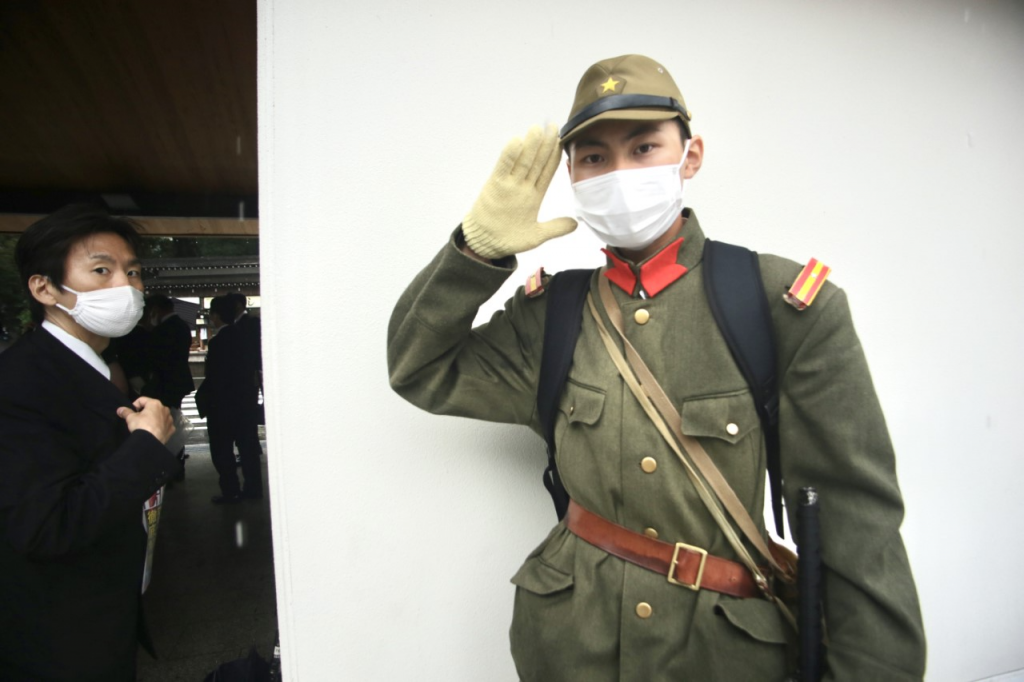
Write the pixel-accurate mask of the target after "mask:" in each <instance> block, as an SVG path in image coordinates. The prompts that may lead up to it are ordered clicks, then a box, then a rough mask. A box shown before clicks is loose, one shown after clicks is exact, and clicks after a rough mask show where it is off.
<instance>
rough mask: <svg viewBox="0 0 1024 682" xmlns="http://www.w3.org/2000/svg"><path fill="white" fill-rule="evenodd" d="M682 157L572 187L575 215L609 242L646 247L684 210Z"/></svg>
mask: <svg viewBox="0 0 1024 682" xmlns="http://www.w3.org/2000/svg"><path fill="white" fill-rule="evenodd" d="M689 150H690V141H689V140H687V141H686V144H685V145H684V146H683V158H682V159H681V160H680V161H679V163H675V164H671V165H668V166H651V167H649V168H632V169H628V170H620V171H613V172H611V173H605V174H604V175H599V176H597V177H596V178H588V179H587V180H580V181H579V182H577V183H574V184H573V186H572V189H573V193H574V194H575V197H576V217H577V218H579V220H580V221H582V222H583V223H585V224H586V225H587V226H588V227H589V228H590V229H591V230H593V231H594V233H595V234H596V235H597V236H598V238H600V239H601V241H603V242H604V243H605V244H608V245H609V246H617V247H620V248H624V249H631V250H635V249H643V248H645V247H647V246H649V245H651V244H652V243H653V242H654V241H655V240H656V239H657V238H658V237H660V236H662V235H663V234H665V232H666V231H667V230H668V228H669V227H671V226H672V223H673V222H675V220H676V218H678V217H679V214H680V213H681V212H682V210H683V181H682V178H681V177H680V175H679V169H680V168H682V166H683V164H684V163H685V162H686V154H687V152H689Z"/></svg>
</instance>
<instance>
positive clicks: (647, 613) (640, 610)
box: [636, 601, 654, 618]
mask: <svg viewBox="0 0 1024 682" xmlns="http://www.w3.org/2000/svg"><path fill="white" fill-rule="evenodd" d="M653 611H654V609H652V608H651V605H650V604H648V603H647V602H645V601H642V602H640V603H639V604H637V605H636V615H638V616H640V617H641V618H650V617H651V613H653Z"/></svg>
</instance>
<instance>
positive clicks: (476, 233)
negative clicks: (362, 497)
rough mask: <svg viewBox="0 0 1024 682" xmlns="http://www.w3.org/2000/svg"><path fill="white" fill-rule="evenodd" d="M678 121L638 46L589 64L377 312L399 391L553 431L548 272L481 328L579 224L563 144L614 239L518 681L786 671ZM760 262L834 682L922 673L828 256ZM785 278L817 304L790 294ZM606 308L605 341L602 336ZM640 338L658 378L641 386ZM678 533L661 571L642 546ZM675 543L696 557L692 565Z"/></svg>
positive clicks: (759, 469) (753, 441) (884, 475)
mask: <svg viewBox="0 0 1024 682" xmlns="http://www.w3.org/2000/svg"><path fill="white" fill-rule="evenodd" d="M690 122H691V115H690V112H689V111H688V110H687V108H686V105H685V102H684V100H683V97H682V95H681V94H680V92H679V89H678V87H677V86H676V83H675V82H674V81H673V79H672V77H671V76H670V75H669V73H668V71H667V70H666V69H665V68H664V67H663V66H662V65H660V64H658V63H657V62H655V61H653V60H651V59H649V58H647V57H642V56H638V55H626V56H622V57H616V58H613V59H607V60H603V61H600V62H598V63H596V64H594V65H593V66H591V67H590V68H589V69H588V70H587V71H586V73H585V74H584V75H583V78H582V79H581V80H580V83H579V86H578V88H577V91H576V97H575V101H574V102H573V105H572V110H571V112H570V114H569V118H568V122H567V124H566V125H565V126H564V127H563V128H562V130H561V132H560V134H558V133H557V132H556V131H554V130H553V129H552V130H546V131H544V130H541V129H539V128H534V129H531V130H530V131H529V132H528V133H527V135H526V136H525V138H523V139H516V140H513V141H512V142H510V143H509V145H508V146H507V147H506V148H505V150H504V151H503V153H502V155H501V157H500V159H499V161H498V164H497V166H496V168H495V170H494V172H493V174H492V176H491V177H490V179H489V180H488V181H487V183H486V184H485V185H484V187H483V190H482V191H481V193H480V195H479V198H478V199H477V201H476V202H475V203H474V205H473V207H472V208H471V209H470V211H469V213H467V214H466V216H465V217H464V218H463V221H462V223H461V225H459V227H458V228H457V229H456V230H455V232H454V234H453V235H452V236H451V238H450V239H449V241H448V243H447V244H445V245H444V247H443V248H442V249H441V251H440V252H439V253H438V254H437V256H436V257H435V258H434V259H433V261H431V263H430V264H429V265H427V267H426V268H425V269H424V270H423V271H422V272H420V273H419V274H418V275H417V276H416V277H415V279H414V280H413V281H412V283H411V284H410V285H409V287H408V289H406V291H405V293H404V294H403V295H402V297H401V298H400V299H399V301H398V304H397V305H396V307H395V310H394V313H393V315H392V318H391V323H390V326H389V329H388V363H389V370H390V380H391V385H392V387H393V388H394V390H395V391H397V392H398V393H399V394H400V395H402V396H403V397H404V398H405V399H407V400H408V401H410V402H411V403H413V404H414V405H416V406H418V407H420V408H422V409H425V410H428V411H430V412H432V413H435V414H448V415H458V416H464V417H471V418H476V419H486V420H490V421H496V422H508V423H516V424H523V425H526V426H529V427H530V428H532V429H533V430H534V431H536V432H537V433H539V434H542V435H543V431H544V428H543V425H542V424H541V423H540V419H539V416H538V410H537V395H538V382H539V378H540V371H541V357H542V349H543V342H544V331H545V313H546V310H547V306H548V302H549V300H550V298H551V296H550V295H545V294H544V293H543V290H544V285H545V284H549V282H548V281H547V280H546V278H543V277H539V276H534V277H531V278H530V280H529V281H528V285H527V286H525V287H521V288H520V289H519V290H517V292H516V294H515V295H514V296H513V297H512V298H511V299H510V300H509V301H508V302H507V303H506V304H505V307H504V310H503V311H501V312H499V313H497V314H495V315H494V317H493V318H491V320H490V321H489V322H488V323H487V324H484V325H481V326H479V327H476V328H472V322H473V319H474V317H475V315H476V313H477V309H478V307H479V306H480V305H481V304H483V303H484V302H485V301H487V300H488V299H489V298H490V297H491V296H492V295H493V294H494V292H495V291H497V289H498V288H499V286H500V285H501V284H502V282H504V281H505V279H506V278H507V277H508V276H509V275H510V274H511V273H512V271H513V270H514V269H515V267H516V257H515V256H516V254H517V253H521V252H523V251H527V250H530V249H533V248H535V247H537V246H539V245H540V244H542V243H543V242H545V241H547V240H549V239H553V238H557V237H559V236H562V235H565V234H567V233H569V232H571V231H572V230H574V229H575V227H576V225H577V223H576V221H575V220H573V219H571V218H559V219H556V220H552V221H549V222H547V223H543V224H541V223H538V221H537V212H538V209H539V206H540V204H541V200H542V199H543V197H544V194H545V192H546V191H547V188H548V184H549V183H550V180H551V178H552V176H553V175H554V173H555V172H556V170H557V167H558V166H559V165H560V162H561V154H562V151H563V150H564V151H565V152H566V154H567V155H568V162H567V168H568V172H569V175H570V178H571V181H572V186H573V192H574V195H575V201H576V207H577V210H576V215H577V217H578V218H579V219H580V220H581V221H583V222H584V223H585V224H586V225H587V226H588V227H590V228H591V229H592V230H593V231H594V232H595V233H596V234H597V235H598V236H599V237H600V238H601V240H602V241H604V242H605V243H606V244H607V245H608V248H607V249H605V250H604V254H605V255H604V260H605V267H604V268H601V269H599V270H596V271H595V272H594V274H593V275H592V277H591V279H590V281H589V294H590V298H589V301H588V304H587V307H586V308H585V309H584V313H583V315H582V328H581V330H580V334H579V337H578V341H577V342H576V346H575V350H574V353H573V356H572V365H571V368H570V370H569V374H568V379H567V380H566V382H565V384H564V388H563V389H562V391H561V394H560V398H559V402H558V412H557V416H556V419H555V422H554V434H555V436H554V440H555V442H556V443H557V448H556V459H557V469H558V472H559V473H560V476H561V481H562V483H563V484H564V487H565V489H566V490H567V491H568V494H569V496H570V497H571V499H572V503H571V505H570V511H569V514H568V515H567V516H566V518H565V519H563V520H562V521H560V522H559V523H558V524H557V525H556V526H555V527H554V529H552V531H551V532H550V534H549V535H548V537H547V538H546V539H544V541H543V542H542V543H541V544H540V545H539V546H538V547H537V549H536V550H534V551H533V552H532V553H531V554H530V555H529V556H528V557H527V558H526V561H525V563H524V564H523V565H522V567H521V568H520V569H519V571H518V572H517V573H516V574H515V576H514V577H513V578H512V582H513V583H514V584H515V585H516V586H517V589H516V597H515V608H514V615H513V622H512V627H511V632H510V637H511V645H512V655H513V658H514V660H515V664H516V668H517V670H518V673H519V676H520V677H521V678H522V679H524V680H543V681H544V682H557V681H559V680H588V681H590V682H593V681H602V680H645V681H646V680H669V679H673V680H675V679H691V680H782V679H784V678H785V677H786V676H787V675H788V674H790V673H791V672H792V670H791V669H790V665H789V664H788V663H787V647H788V646H790V645H791V643H792V641H793V638H794V633H793V628H792V626H791V625H790V623H789V622H788V621H787V618H786V614H785V613H784V611H783V609H782V608H780V607H779V605H778V603H777V600H775V599H774V597H773V588H772V585H771V584H770V582H769V583H768V584H763V583H762V582H760V581H759V580H758V577H757V571H756V570H752V569H751V563H750V561H749V557H748V556H747V555H748V553H749V554H750V555H755V554H756V552H755V550H754V549H753V547H754V546H755V545H757V544H758V543H763V542H764V539H765V538H766V537H767V533H766V530H765V524H764V519H763V514H762V513H761V510H763V508H764V506H763V505H764V499H765V467H766V445H765V440H764V433H763V429H762V425H761V423H760V421H759V418H758V414H757V411H756V408H755V405H754V401H753V400H752V398H751V393H750V390H749V388H748V385H747V383H746V380H745V379H744V375H743V374H742V373H741V371H740V369H739V368H738V367H737V364H736V361H735V360H734V359H733V356H732V354H731V353H730V350H729V348H728V347H727V345H726V342H725V341H724V340H723V336H722V332H721V331H720V329H719V327H718V325H717V324H716V322H715V319H714V317H713V315H712V312H711V310H710V307H709V304H708V299H707V295H706V292H705V286H704V283H703V281H702V276H701V270H702V267H703V266H704V262H703V254H704V246H705V237H704V232H703V231H702V229H701V226H700V224H699V223H698V221H697V215H696V213H695V211H694V210H693V209H691V208H684V205H683V188H684V187H685V185H686V183H687V182H688V181H690V180H691V179H692V178H693V177H694V176H695V175H696V174H697V172H698V171H699V170H700V168H701V163H702V161H703V157H704V143H703V140H702V139H701V137H700V136H699V135H693V134H691V129H690ZM595 255H596V254H595ZM757 261H758V264H759V266H760V278H761V280H762V282H763V286H764V290H765V291H766V292H768V293H769V296H768V302H769V303H768V306H769V308H770V317H771V320H772V324H773V326H774V334H775V337H776V342H775V343H776V368H777V375H778V401H779V440H780V443H781V466H782V477H783V480H784V482H785V485H784V497H785V499H786V500H787V502H789V504H788V505H787V506H788V507H789V508H791V509H795V508H796V504H795V500H796V495H797V491H798V490H799V489H800V488H801V487H802V486H808V485H814V486H816V487H817V489H818V490H819V492H820V496H821V501H822V502H821V526H822V533H823V538H822V543H821V544H822V547H823V564H824V571H823V580H824V613H825V622H826V626H827V630H828V647H827V668H826V672H825V679H830V680H872V681H881V680H920V679H921V678H922V676H923V674H924V661H925V643H924V633H923V628H922V623H921V615H920V608H919V604H918V600H917V594H916V589H915V586H914V581H913V578H912V575H911V571H910V566H909V563H908V559H907V555H906V551H905V549H904V545H903V542H902V539H901V537H900V532H899V527H900V524H901V522H902V518H903V502H902V498H901V495H900V491H899V486H898V484H897V480H896V474H895V462H894V455H893V451H892V446H891V444H890V440H889V437H888V434H887V430H886V426H885V421H884V418H883V415H882V412H881V409H880V407H879V403H878V400H877V398H876V396H875V392H874V388H873V386H872V383H871V378H870V375H869V372H868V367H867V364H866V361H865V358H864V354H863V352H862V349H861V346H860V342H859V341H858V339H857V336H856V333H855V331H854V328H853V323H852V321H851V317H850V311H849V308H848V305H847V300H846V295H845V294H844V292H843V291H842V290H841V289H839V288H838V287H836V286H835V285H833V284H832V283H828V282H826V283H824V285H821V284H820V281H821V280H822V279H824V275H823V273H822V270H821V268H820V266H819V267H818V268H817V269H815V270H813V271H807V272H804V273H803V277H801V274H802V271H803V270H804V268H803V266H802V265H801V264H798V263H795V262H793V261H790V260H786V259H783V258H779V257H776V256H770V255H763V254H762V255H760V256H758V258H757ZM815 277H818V282H819V284H817V285H815V286H811V284H812V282H813V281H814V278H815ZM798 280H799V281H798ZM795 283H797V284H805V283H806V286H804V289H805V291H806V290H807V289H808V288H811V289H815V288H816V289H817V291H816V297H815V296H814V295H813V294H812V295H811V296H809V297H804V298H802V299H801V298H800V293H799V292H797V293H796V294H794V295H791V296H790V297H789V300H788V301H787V300H784V297H783V295H782V294H783V292H785V291H787V290H795V289H799V288H800V287H799V286H798V287H795V288H794V287H793V285H794V284H795ZM808 304H810V305H808ZM616 317H620V318H621V319H620V321H619V322H618V325H619V326H620V327H621V332H619V336H616V332H615V331H614V330H613V331H611V332H609V331H608V330H612V329H613V327H615V325H616V320H615V318H616ZM620 337H621V338H620ZM626 341H628V343H626ZM627 346H631V347H632V349H633V351H631V350H630V349H629V348H628V347H627ZM631 353H634V354H635V355H636V356H638V357H639V358H640V359H642V361H643V363H645V364H646V368H647V369H648V370H649V373H650V375H652V376H653V378H654V381H653V382H651V381H641V382H637V381H635V378H636V377H635V376H634V380H633V381H632V382H631V380H630V379H629V378H628V375H629V374H630V373H631V372H633V369H631V368H635V367H637V365H636V364H635V358H634V356H633V355H631ZM623 354H625V355H626V356H628V358H627V361H625V364H623V362H624V361H623V360H622V357H623ZM617 357H618V359H616V358H617ZM637 371H639V370H637ZM652 383H657V384H658V385H660V387H661V389H663V393H664V396H665V403H666V404H669V407H670V408H671V409H670V410H669V412H671V411H672V410H676V411H677V418H678V421H677V424H678V427H679V430H681V434H679V436H678V437H677V438H676V443H677V445H678V444H679V443H684V447H682V450H683V451H684V452H683V453H682V454H679V453H678V452H677V451H676V450H674V449H673V448H674V446H673V445H672V443H671V442H670V441H671V440H672V439H671V438H670V437H669V436H666V435H664V434H663V433H662V432H661V431H660V430H659V427H658V426H657V425H656V419H657V416H656V415H653V414H652V413H651V411H650V409H649V407H650V406H649V405H648V406H646V407H645V405H644V400H645V399H644V398H643V396H642V395H641V392H643V391H647V390H649V388H647V387H645V386H640V387H639V388H638V387H637V386H638V385H639V384H645V385H647V386H650V384H652ZM669 421H671V420H669ZM695 450H702V451H704V452H706V455H707V457H708V459H709V461H710V462H711V465H712V467H713V468H715V469H717V471H718V472H720V474H721V478H722V479H723V482H724V484H725V487H728V488H730V489H731V493H734V498H735V499H736V500H737V501H738V505H739V507H741V509H740V510H739V512H740V513H739V514H738V515H736V516H742V515H746V516H747V517H748V518H753V524H752V526H751V527H752V528H753V529H754V532H753V533H750V534H748V535H746V536H743V535H742V534H740V533H739V531H736V532H735V533H733V531H730V530H729V528H728V527H727V526H728V524H729V523H730V521H729V519H726V521H725V522H723V521H722V520H721V519H716V517H715V515H714V514H713V513H712V507H713V506H715V504H712V503H708V502H707V500H705V499H702V495H704V494H705V493H706V488H704V492H702V490H701V487H702V486H703V485H704V484H703V483H701V482H700V481H703V479H706V478H707V476H705V475H703V474H700V475H696V476H695V475H693V474H692V473H688V472H687V466H686V465H685V464H684V462H683V461H681V459H680V458H682V459H686V458H687V457H690V459H691V461H692V459H694V457H693V455H694V452H692V451H695ZM701 471H702V472H703V471H704V470H703V469H702V470H701ZM698 479H700V481H699V480H698ZM714 494H715V496H716V497H717V499H718V500H721V499H722V498H723V497H724V496H723V495H720V494H719V493H718V488H715V493H714ZM720 504H721V505H726V503H725V502H724V501H722V502H720ZM736 535H740V540H739V541H737V540H736ZM755 535H756V536H759V537H753V536H755ZM673 547H674V548H675V550H674V551H675V553H676V555H677V556H675V557H673V559H672V561H671V562H668V561H667V560H666V565H667V566H668V568H667V575H666V571H662V572H660V573H659V572H656V570H653V569H652V567H651V566H650V565H643V564H644V563H645V562H644V561H643V560H642V557H640V558H638V557H637V556H636V554H637V553H639V554H644V553H645V552H647V551H648V550H650V552H651V553H652V555H653V554H657V553H659V552H664V551H666V549H665V548H668V549H667V551H668V552H669V554H672V553H673ZM636 548H640V549H638V550H637V549H636ZM634 550H635V551H634ZM680 551H682V555H686V556H687V557H696V559H695V560H694V561H695V563H693V566H694V567H695V568H694V572H691V573H687V576H686V577H684V576H683V575H682V573H683V570H682V568H679V567H677V566H676V563H677V561H678V563H679V566H682V563H683V558H682V555H681V554H679V553H680ZM620 557H623V558H620ZM755 559H756V560H757V562H758V563H763V561H764V559H763V557H760V556H755ZM755 569H756V567H755ZM677 570H678V571H679V572H677ZM687 570H689V569H687ZM666 578H668V579H666Z"/></svg>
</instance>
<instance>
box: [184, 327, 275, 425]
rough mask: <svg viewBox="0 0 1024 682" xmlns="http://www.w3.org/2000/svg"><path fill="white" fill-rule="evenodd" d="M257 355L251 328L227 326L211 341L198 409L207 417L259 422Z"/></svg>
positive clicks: (197, 404)
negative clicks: (254, 351)
mask: <svg viewBox="0 0 1024 682" xmlns="http://www.w3.org/2000/svg"><path fill="white" fill-rule="evenodd" d="M256 362H257V360H256V358H255V357H254V355H253V353H252V340H251V337H250V336H248V333H247V330H245V329H244V328H242V327H238V326H236V325H233V324H229V325H227V326H226V327H223V328H222V329H221V330H220V331H219V332H217V334H216V336H214V337H213V338H211V339H210V340H209V342H208V343H207V351H206V369H205V371H204V375H205V376H204V378H203V383H202V384H201V385H200V386H199V390H198V391H196V408H197V409H198V410H199V414H200V415H201V416H203V417H207V416H208V417H210V418H212V419H217V420H218V421H220V420H232V421H233V420H241V421H243V422H250V421H251V422H255V421H256V419H257V411H258V407H259V405H258V403H259V385H258V383H257V365H256Z"/></svg>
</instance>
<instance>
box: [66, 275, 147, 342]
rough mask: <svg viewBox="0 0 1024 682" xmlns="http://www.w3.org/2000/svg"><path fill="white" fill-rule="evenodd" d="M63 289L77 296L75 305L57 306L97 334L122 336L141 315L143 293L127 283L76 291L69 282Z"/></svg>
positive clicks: (109, 336) (110, 337)
mask: <svg viewBox="0 0 1024 682" xmlns="http://www.w3.org/2000/svg"><path fill="white" fill-rule="evenodd" d="M64 289H65V290H67V291H70V292H71V293H73V294H75V295H76V296H77V297H78V299H77V300H76V301H75V307H74V308H71V309H68V308H65V307H64V306H62V305H61V304H59V303H58V304H57V307H58V308H60V309H61V310H63V311H64V312H66V313H67V314H68V315H70V316H71V317H72V318H74V320H75V322H77V323H78V324H80V325H82V327H84V328H85V329H87V330H89V331H91V332H92V333H93V334H96V335H97V336H103V337H105V338H108V339H113V338H117V337H119V336H124V335H125V334H127V333H128V332H130V331H131V330H132V329H134V328H135V325H136V324H138V323H139V320H141V319H142V308H143V304H144V302H145V301H144V300H143V299H144V297H143V295H142V292H141V291H139V290H138V289H136V288H135V287H133V286H130V285H128V284H125V285H124V286H120V287H109V288H107V289H96V290H94V291H75V290H74V289H72V288H71V287H68V286H65V287H64Z"/></svg>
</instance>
